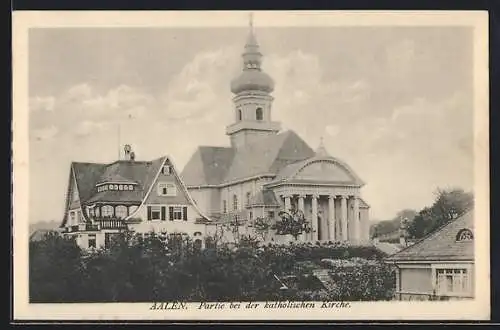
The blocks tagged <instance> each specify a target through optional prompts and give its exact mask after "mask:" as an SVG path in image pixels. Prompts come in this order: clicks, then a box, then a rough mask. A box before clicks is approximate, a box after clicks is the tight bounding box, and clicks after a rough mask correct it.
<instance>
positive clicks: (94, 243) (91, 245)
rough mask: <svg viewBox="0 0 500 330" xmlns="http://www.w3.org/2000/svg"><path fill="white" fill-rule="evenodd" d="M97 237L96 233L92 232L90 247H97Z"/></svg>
mask: <svg viewBox="0 0 500 330" xmlns="http://www.w3.org/2000/svg"><path fill="white" fill-rule="evenodd" d="M96 245H97V244H96V237H95V234H90V235H89V248H95V247H96Z"/></svg>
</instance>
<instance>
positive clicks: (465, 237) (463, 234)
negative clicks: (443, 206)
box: [456, 229, 474, 241]
mask: <svg viewBox="0 0 500 330" xmlns="http://www.w3.org/2000/svg"><path fill="white" fill-rule="evenodd" d="M473 239H474V235H473V234H472V231H471V230H470V229H462V230H460V231H459V232H458V234H457V239H456V240H457V241H472V240H473Z"/></svg>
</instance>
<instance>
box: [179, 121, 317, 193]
mask: <svg viewBox="0 0 500 330" xmlns="http://www.w3.org/2000/svg"><path fill="white" fill-rule="evenodd" d="M312 156H314V151H313V150H312V149H311V148H310V147H309V146H308V145H307V143H306V142H305V141H304V140H302V139H301V138H300V137H299V136H298V135H297V134H296V133H295V132H293V131H285V132H282V133H280V134H276V135H270V136H268V137H265V138H262V139H261V140H259V141H256V142H254V143H252V144H249V145H247V146H245V147H244V148H237V149H234V148H221V147H200V148H198V150H197V151H196V152H195V154H194V155H193V156H192V157H191V159H190V161H189V162H188V164H187V165H186V167H185V168H184V170H183V172H182V177H183V179H184V182H186V184H187V185H188V186H203V185H217V184H223V183H229V182H233V181H238V180H242V179H247V178H250V177H253V176H258V175H272V176H274V175H276V173H278V172H279V171H280V170H281V169H282V168H283V167H285V166H287V165H289V164H291V163H294V162H297V161H301V160H304V159H307V158H310V157H312Z"/></svg>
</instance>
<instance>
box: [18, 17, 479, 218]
mask: <svg viewBox="0 0 500 330" xmlns="http://www.w3.org/2000/svg"><path fill="white" fill-rule="evenodd" d="M247 33H248V28H247V27H243V26H242V27H231V28H220V27H212V28H149V27H148V28H50V29H49V28H47V29H42V28H37V29H31V30H30V32H29V63H28V65H29V115H30V116H29V118H30V119H29V120H30V123H29V125H30V134H29V150H30V151H29V152H30V153H29V157H30V159H29V165H30V201H29V210H30V212H29V213H30V222H38V221H49V220H56V221H59V220H61V219H62V216H63V212H64V201H65V194H66V189H67V184H68V176H69V169H70V164H71V162H72V161H80V162H113V161H115V160H116V159H117V158H118V152H119V150H120V149H122V146H123V144H125V143H128V144H131V145H132V147H133V149H134V151H135V153H136V155H137V157H136V158H137V159H138V160H152V159H155V158H158V157H160V156H163V155H169V156H171V157H172V158H173V161H174V164H175V166H176V167H177V169H178V170H179V171H180V170H182V168H183V167H184V165H185V164H186V163H187V161H188V160H189V158H190V157H191V155H192V153H193V152H194V151H195V149H196V148H197V146H199V145H216V146H227V145H229V138H228V137H227V136H226V135H225V127H226V126H227V125H229V124H231V123H232V120H233V119H234V113H233V107H232V101H231V98H232V94H231V92H230V89H229V85H230V80H231V79H232V78H234V77H235V76H236V75H237V74H238V72H239V71H240V70H241V66H242V63H241V53H242V51H243V46H244V43H245V39H246V36H247ZM255 33H256V35H257V40H258V42H259V44H260V46H261V52H262V53H263V55H264V58H263V69H264V71H266V72H267V73H268V74H270V75H271V77H272V78H273V79H274V81H275V91H274V92H273V96H274V98H275V100H274V103H273V110H272V119H273V120H276V121H280V122H281V123H282V126H283V130H288V129H292V130H294V131H295V132H297V133H298V134H299V135H300V136H301V137H302V138H303V139H304V140H305V141H306V142H307V143H309V145H310V146H311V147H312V148H316V147H317V146H318V145H319V143H320V140H321V138H322V137H323V141H324V145H325V147H326V149H327V150H328V152H329V153H330V154H331V155H332V156H334V157H337V158H339V159H341V160H343V161H345V162H347V163H348V164H349V165H350V167H352V168H353V170H354V171H355V172H356V173H357V174H358V175H359V176H360V177H361V179H362V180H363V181H365V182H366V185H365V186H364V187H363V188H362V197H363V198H364V200H365V201H366V202H367V203H368V204H369V205H370V206H371V209H370V217H371V218H372V219H373V220H385V219H391V218H392V217H394V215H395V214H396V213H397V212H398V211H400V210H402V209H405V208H413V209H416V210H419V209H421V208H422V207H424V206H427V205H430V204H431V203H432V201H433V199H434V192H435V191H436V189H437V188H438V187H440V188H451V187H460V188H463V189H465V190H472V186H473V154H472V152H473V126H472V124H473V117H472V116H473V89H472V83H473V82H472V69H473V68H472V30H471V29H470V28H466V27H443V26H440V27H401V26H399V27H390V26H386V27H382V26H380V27H353V26H350V27H347V26H346V27H342V26H332V27H272V28H271V27H267V28H266V27H259V26H255ZM118 127H120V129H119V128H118ZM118 132H120V134H119V133H118Z"/></svg>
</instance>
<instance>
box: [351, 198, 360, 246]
mask: <svg viewBox="0 0 500 330" xmlns="http://www.w3.org/2000/svg"><path fill="white" fill-rule="evenodd" d="M352 198H353V213H354V214H353V217H352V223H353V228H352V233H353V236H354V237H353V239H352V242H353V243H356V244H359V242H360V237H359V233H360V230H359V229H360V228H359V227H360V223H359V198H358V197H357V196H353V197H352Z"/></svg>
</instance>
